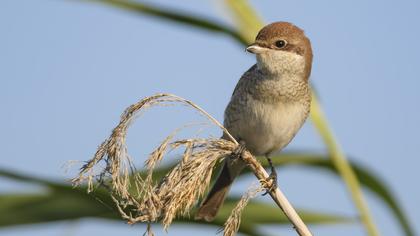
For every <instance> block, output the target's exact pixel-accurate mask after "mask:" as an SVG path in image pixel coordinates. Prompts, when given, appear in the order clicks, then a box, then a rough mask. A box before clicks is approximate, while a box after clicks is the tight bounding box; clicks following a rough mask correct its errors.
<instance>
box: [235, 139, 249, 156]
mask: <svg viewBox="0 0 420 236" xmlns="http://www.w3.org/2000/svg"><path fill="white" fill-rule="evenodd" d="M245 151H246V147H245V141H243V140H241V141H239V144H238V147H236V148H235V150H233V152H232V154H233V156H234V157H235V158H242V155H243V154H244V152H245Z"/></svg>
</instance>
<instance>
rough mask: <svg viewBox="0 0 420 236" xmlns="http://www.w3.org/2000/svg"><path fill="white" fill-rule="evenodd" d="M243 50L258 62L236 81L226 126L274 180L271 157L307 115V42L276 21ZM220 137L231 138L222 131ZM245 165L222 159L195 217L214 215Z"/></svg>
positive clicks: (309, 54) (296, 30)
mask: <svg viewBox="0 0 420 236" xmlns="http://www.w3.org/2000/svg"><path fill="white" fill-rule="evenodd" d="M246 50H247V51H248V52H250V53H253V54H255V55H256V59H257V63H256V64H255V65H253V66H252V67H251V68H250V69H249V70H248V71H246V72H245V73H244V74H243V75H242V77H241V78H240V80H239V82H238V84H237V85H236V87H235V90H234V91H233V94H232V98H231V100H230V102H229V104H228V105H227V107H226V110H225V115H224V126H225V127H226V128H227V130H228V131H229V133H231V134H232V136H233V137H234V138H235V139H236V140H238V141H240V143H242V144H243V145H244V147H245V148H246V149H247V150H249V151H250V152H251V153H252V154H253V155H255V156H261V155H264V156H265V157H266V158H267V160H268V162H269V164H270V166H271V175H270V176H271V177H272V178H273V180H274V183H275V181H276V176H277V175H276V172H275V169H274V167H273V165H272V163H271V159H270V158H269V156H270V154H272V153H273V152H276V151H278V150H281V149H282V148H284V147H285V146H286V145H287V144H289V142H290V141H291V140H292V139H293V137H294V136H295V135H296V133H297V132H298V130H299V129H300V128H301V127H302V125H303V123H304V122H305V120H306V118H307V117H308V115H309V110H310V106H311V92H310V87H309V84H308V79H309V75H310V73H311V67H312V48H311V43H310V41H309V39H308V38H307V37H306V36H305V34H304V32H303V30H301V29H300V28H298V27H297V26H295V25H293V24H291V23H288V22H275V23H272V24H269V25H267V26H265V27H264V28H262V29H261V30H260V31H259V33H258V35H257V37H256V39H255V42H254V43H253V44H251V45H250V46H248V47H247V48H246ZM222 138H224V139H229V138H228V137H227V136H226V135H223V137H222ZM244 167H245V164H244V163H243V162H241V161H235V160H234V159H232V158H226V160H225V163H224V166H223V168H222V171H221V172H220V174H219V176H218V178H217V180H216V182H215V184H214V186H213V188H212V189H211V190H210V192H209V194H208V196H207V198H206V199H205V200H204V201H203V203H202V204H201V206H200V208H199V210H198V211H197V214H196V217H195V218H196V219H204V220H205V221H212V220H213V219H214V217H215V216H216V214H217V212H218V210H219V208H220V207H221V206H222V205H223V202H224V199H225V198H226V195H227V193H228V191H229V189H230V186H231V185H232V183H233V181H234V179H235V177H236V176H238V175H239V174H240V172H241V171H242V170H243V168H244Z"/></svg>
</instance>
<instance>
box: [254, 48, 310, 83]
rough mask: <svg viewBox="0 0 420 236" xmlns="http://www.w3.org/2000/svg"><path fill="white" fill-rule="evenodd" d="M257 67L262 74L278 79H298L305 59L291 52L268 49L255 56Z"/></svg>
mask: <svg viewBox="0 0 420 236" xmlns="http://www.w3.org/2000/svg"><path fill="white" fill-rule="evenodd" d="M256 57H257V66H258V69H260V70H261V71H262V72H264V73H267V74H271V75H274V76H279V77H296V76H297V77H300V76H303V74H304V70H305V58H304V57H303V56H301V55H298V54H296V53H293V52H287V51H279V50H273V49H269V50H267V51H266V52H263V53H260V54H257V56H256Z"/></svg>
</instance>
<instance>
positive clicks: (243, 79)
mask: <svg viewBox="0 0 420 236" xmlns="http://www.w3.org/2000/svg"><path fill="white" fill-rule="evenodd" d="M256 70H257V64H254V65H253V66H251V68H249V69H248V70H247V71H246V72H245V73H244V74H243V75H242V76H241V78H240V79H239V81H238V83H237V84H236V86H235V89H234V90H233V93H232V98H233V97H234V96H235V94H236V93H237V91H238V90H239V89H240V88H242V87H244V84H246V81H247V80H248V79H249V77H250V76H251V74H253V73H254V72H255V71H256Z"/></svg>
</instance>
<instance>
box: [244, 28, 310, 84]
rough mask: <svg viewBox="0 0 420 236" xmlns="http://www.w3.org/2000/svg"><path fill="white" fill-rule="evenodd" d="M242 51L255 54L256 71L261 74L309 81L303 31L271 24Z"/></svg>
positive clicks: (307, 40) (308, 54) (308, 67)
mask: <svg viewBox="0 0 420 236" xmlns="http://www.w3.org/2000/svg"><path fill="white" fill-rule="evenodd" d="M246 50H247V51H248V52H250V53H254V54H256V57H257V65H258V68H259V69H260V70H262V71H263V72H265V73H270V74H279V75H285V74H293V75H301V76H304V78H305V79H306V80H307V79H308V78H309V75H310V72H311V66H312V48H311V43H310V41H309V39H308V38H307V37H306V36H305V34H304V32H303V30H301V29H300V28H298V27H297V26H295V25H293V24H291V23H288V22H275V23H272V24H269V25H267V26H265V27H264V28H262V29H261V30H260V32H259V33H258V35H257V37H256V39H255V42H254V43H253V44H251V45H249V46H248V47H247V49H246Z"/></svg>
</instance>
